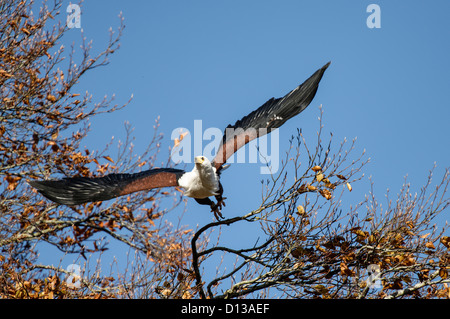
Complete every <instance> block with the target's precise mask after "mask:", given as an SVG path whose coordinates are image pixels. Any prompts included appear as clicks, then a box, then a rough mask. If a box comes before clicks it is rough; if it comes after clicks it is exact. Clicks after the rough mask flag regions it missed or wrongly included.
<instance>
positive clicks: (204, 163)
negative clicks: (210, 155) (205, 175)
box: [194, 156, 212, 169]
mask: <svg viewBox="0 0 450 319" xmlns="http://www.w3.org/2000/svg"><path fill="white" fill-rule="evenodd" d="M194 163H195V166H196V167H197V169H200V168H207V169H209V168H212V164H211V162H210V161H209V159H207V158H206V157H205V156H196V157H195V158H194Z"/></svg>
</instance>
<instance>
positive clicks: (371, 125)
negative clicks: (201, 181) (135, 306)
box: [59, 0, 450, 240]
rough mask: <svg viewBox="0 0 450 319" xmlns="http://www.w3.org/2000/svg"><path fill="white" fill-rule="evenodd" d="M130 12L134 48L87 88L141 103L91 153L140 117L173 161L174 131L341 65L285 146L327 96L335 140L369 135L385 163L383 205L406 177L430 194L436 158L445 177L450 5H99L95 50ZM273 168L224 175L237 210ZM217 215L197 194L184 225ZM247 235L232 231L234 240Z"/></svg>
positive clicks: (377, 173)
mask: <svg viewBox="0 0 450 319" xmlns="http://www.w3.org/2000/svg"><path fill="white" fill-rule="evenodd" d="M371 3H375V4H378V5H379V6H380V8H381V28H379V29H370V28H368V27H367V25H366V19H367V17H368V16H369V14H370V13H367V12H366V8H367V6H368V5H369V4H371ZM68 4H69V1H67V3H65V4H64V5H63V10H62V14H61V15H60V16H59V18H61V19H63V18H65V16H66V13H65V7H66V6H67V5H68ZM119 12H122V13H123V16H124V18H125V25H126V28H125V31H124V34H123V37H122V40H121V48H120V50H118V51H117V52H116V53H115V54H114V55H113V56H112V57H111V60H110V64H109V65H108V66H106V67H103V68H99V69H96V70H95V71H93V72H91V73H89V74H86V76H85V77H84V78H83V79H82V81H81V83H80V84H79V85H78V89H79V91H80V92H84V91H85V90H88V91H89V92H90V93H92V94H93V100H94V101H100V100H101V99H102V98H103V96H104V95H105V94H106V95H109V96H111V95H112V94H115V95H116V102H117V103H119V104H120V103H124V102H126V101H127V100H128V99H129V97H130V95H131V94H133V96H134V98H133V100H132V102H131V103H130V105H129V106H128V107H126V108H125V109H123V110H120V111H118V112H115V113H113V114H106V115H103V116H100V117H97V118H94V119H92V130H91V134H90V135H89V136H88V138H87V139H86V140H85V141H84V143H85V145H86V146H88V147H89V148H98V149H102V148H103V146H104V145H105V144H106V143H107V142H109V141H110V139H111V136H115V138H116V139H123V138H124V136H125V130H124V128H123V123H124V121H129V122H130V123H131V124H132V125H133V127H134V128H135V131H134V132H135V135H136V137H137V139H136V141H135V143H134V144H135V146H136V151H137V152H138V153H139V150H143V149H145V147H146V146H147V144H148V143H149V141H150V139H151V136H152V133H153V128H152V125H153V123H154V119H155V118H157V117H158V116H160V119H161V120H160V124H161V127H160V129H161V130H160V131H161V132H162V133H164V143H163V148H162V152H161V155H160V157H159V158H158V160H159V161H160V162H161V163H162V162H165V161H166V160H167V154H168V152H166V151H165V150H166V149H167V147H168V146H170V145H172V144H173V142H172V141H171V140H170V136H171V132H172V130H173V129H175V128H177V127H186V128H188V129H189V130H193V125H194V120H198V119H201V120H202V121H203V127H204V128H207V127H218V128H225V127H226V125H228V124H229V123H234V122H235V121H236V120H237V119H240V118H241V117H242V116H244V115H246V114H248V113H249V112H251V111H252V110H254V109H256V108H257V107H259V106H260V105H261V104H263V103H264V102H265V101H266V100H268V99H269V98H271V97H273V96H274V97H280V96H283V95H284V94H286V93H287V92H289V91H290V90H292V89H293V88H295V87H296V86H297V85H299V84H300V83H302V82H303V81H304V80H305V79H306V78H307V77H309V76H310V75H311V74H312V73H313V72H314V71H315V70H317V69H318V68H320V67H321V66H322V65H324V64H325V63H326V62H328V61H332V64H331V66H330V67H329V68H328V70H327V72H326V73H325V75H324V77H323V79H322V82H321V84H320V87H319V90H318V93H317V95H316V97H315V99H314V101H313V102H312V103H311V105H310V106H309V107H308V108H307V109H306V110H305V111H304V112H303V113H302V114H301V115H299V116H297V117H295V118H294V119H292V120H290V121H288V122H287V123H286V124H285V125H284V126H283V127H282V128H281V129H280V152H281V153H282V154H283V153H284V152H285V151H286V150H287V146H288V142H287V141H288V139H289V137H290V136H291V135H293V134H295V133H296V129H297V128H302V129H303V132H305V134H306V136H310V137H311V138H313V137H314V135H315V132H316V131H317V128H318V122H317V117H318V116H319V110H318V106H319V105H320V104H322V105H323V108H324V124H325V129H324V130H325V132H326V133H327V134H328V132H332V133H333V135H334V143H335V144H334V145H335V146H336V147H337V145H338V143H339V142H340V141H341V140H342V139H343V138H344V137H347V139H350V140H351V139H352V138H354V137H357V138H358V139H357V151H356V152H355V155H357V154H358V151H359V152H360V151H362V150H363V149H365V150H366V152H367V156H368V157H370V158H371V163H370V164H369V165H368V166H366V168H365V171H364V172H365V174H366V177H368V176H372V180H373V181H374V183H375V192H376V195H377V196H378V197H379V199H380V200H381V201H383V194H384V193H385V191H386V189H387V188H389V189H391V191H392V193H393V194H396V193H397V191H398V190H399V188H400V186H401V185H402V184H403V181H404V176H405V175H408V181H409V182H410V183H411V185H412V189H413V190H415V191H419V189H420V187H421V186H422V185H423V184H424V183H425V182H426V176H427V174H428V171H429V170H430V169H431V168H432V166H433V164H434V162H436V164H437V170H436V177H438V176H442V174H443V172H444V168H445V167H448V166H449V159H450V148H449V143H448V137H449V133H448V124H447V123H448V119H449V118H450V108H449V100H450V97H449V95H450V93H449V92H450V90H449V87H450V86H449V85H450V75H449V70H450V61H449V60H450V59H449V56H450V54H449V53H450V41H449V39H450V28H449V27H448V13H449V12H450V2H449V1H444V0H441V1H432V2H425V1H375V0H372V1H350V0H347V1H298V0H296V1H268V0H264V1H261V0H259V1H235V0H232V1H211V0H209V1H203V0H202V1H197V0H196V1H174V0H172V1H127V2H126V1H92V0H85V1H84V3H83V4H82V15H81V26H82V28H83V30H84V35H85V36H86V37H87V39H88V40H90V39H92V40H93V48H94V51H97V52H98V51H100V50H101V49H102V48H103V47H104V45H105V43H106V42H107V40H108V36H109V35H108V29H109V28H110V27H112V28H113V29H115V28H117V26H118V25H119V19H118V14H119ZM73 41H75V43H79V42H80V29H72V30H70V31H69V32H68V34H67V36H66V37H64V38H63V39H62V41H61V43H62V44H65V45H70V44H71V43H72V42H73ZM195 155H200V154H195ZM186 168H187V169H191V165H187V166H186ZM259 168H260V164H234V165H233V166H232V167H231V168H230V169H228V170H227V171H226V172H225V173H224V175H223V178H222V183H223V186H224V189H225V196H226V197H228V201H227V206H226V208H225V209H224V210H223V214H224V215H225V216H227V217H232V216H235V215H241V214H244V213H246V212H248V211H250V210H252V209H254V208H256V207H257V206H258V203H259V202H258V200H259V199H260V197H261V194H260V190H261V184H260V180H261V179H262V178H264V177H262V175H260V173H259ZM236 180H239V182H236ZM354 190H355V191H354V192H352V193H351V194H352V195H351V196H350V197H347V198H346V201H347V200H348V202H345V203H344V204H343V207H348V206H349V205H351V204H355V203H357V202H359V201H361V200H363V197H364V194H367V193H368V192H369V182H368V180H367V178H366V179H365V180H364V181H362V182H360V183H358V184H355V185H354ZM447 219H448V218H447ZM212 220H213V217H212V214H211V213H210V212H209V209H208V207H206V206H199V205H197V204H196V203H195V201H194V200H192V199H189V201H188V211H187V213H186V214H185V217H184V218H183V222H185V223H186V224H188V225H189V227H190V228H195V227H196V226H197V225H204V224H206V223H208V222H211V221H212ZM442 222H444V219H442ZM244 231H245V229H236V230H233V232H234V233H230V232H229V234H226V231H224V236H225V238H229V239H230V240H232V238H236V232H239V234H241V235H242V234H243V232H244ZM242 236H244V235H242ZM244 238H245V236H244ZM244 240H245V239H244Z"/></svg>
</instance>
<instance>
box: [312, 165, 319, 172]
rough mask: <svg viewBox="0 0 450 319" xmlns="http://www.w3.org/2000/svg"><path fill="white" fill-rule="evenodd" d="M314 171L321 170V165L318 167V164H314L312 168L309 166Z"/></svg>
mask: <svg viewBox="0 0 450 319" xmlns="http://www.w3.org/2000/svg"><path fill="white" fill-rule="evenodd" d="M311 169H312V170H313V171H314V172H318V171H321V170H322V167H320V166H319V165H316V166H314V167H313V168H311Z"/></svg>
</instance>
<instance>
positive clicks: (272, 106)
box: [213, 62, 331, 171]
mask: <svg viewBox="0 0 450 319" xmlns="http://www.w3.org/2000/svg"><path fill="white" fill-rule="evenodd" d="M330 63H331V62H328V63H327V64H325V65H324V66H323V67H322V68H320V69H319V70H317V71H316V72H315V73H314V74H313V75H311V76H310V77H309V78H308V79H307V80H306V81H305V82H303V83H302V84H300V85H299V86H298V87H297V88H295V89H294V90H292V91H291V92H289V93H288V94H286V95H285V96H284V97H280V98H271V99H269V100H268V101H267V102H266V103H264V104H263V105H261V106H260V107H259V108H258V109H256V110H254V111H253V112H251V113H250V114H248V115H246V116H244V117H243V118H242V119H240V120H238V121H236V123H235V124H234V125H231V124H230V125H228V126H227V127H226V128H225V130H224V135H223V140H222V144H221V146H220V147H219V150H218V153H217V155H216V157H215V158H214V161H213V162H214V166H215V167H216V169H217V170H218V171H220V169H221V167H222V165H223V164H224V163H225V162H226V160H227V159H228V158H229V157H230V156H231V155H232V154H233V153H234V152H236V151H237V150H238V149H239V148H240V147H242V146H244V145H245V144H247V143H248V142H250V141H251V140H253V139H255V138H257V137H260V136H262V135H265V134H268V133H270V132H271V130H272V129H275V128H278V127H280V126H281V125H283V124H284V123H285V122H286V121H287V120H289V119H291V118H293V117H294V116H296V115H297V114H299V113H300V112H302V111H303V110H304V109H306V107H307V106H308V105H309V104H310V103H311V101H312V100H313V99H314V96H315V95H316V92H317V89H318V87H319V83H320V80H321V79H322V76H323V74H324V72H325V70H326V69H327V68H328V66H329V65H330ZM249 129H251V130H249ZM260 129H266V130H260Z"/></svg>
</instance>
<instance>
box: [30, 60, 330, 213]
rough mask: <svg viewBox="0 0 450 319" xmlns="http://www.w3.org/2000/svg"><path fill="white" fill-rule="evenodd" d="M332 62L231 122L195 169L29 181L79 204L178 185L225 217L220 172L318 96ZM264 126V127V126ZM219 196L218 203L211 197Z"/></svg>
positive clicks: (60, 198) (44, 191)
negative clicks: (213, 149)
mask: <svg viewBox="0 0 450 319" xmlns="http://www.w3.org/2000/svg"><path fill="white" fill-rule="evenodd" d="M330 63H331V62H328V63H327V64H325V65H324V66H323V67H322V68H320V69H319V70H317V71H316V72H315V73H314V74H313V75H312V76H311V77H310V78H308V79H307V80H306V81H305V82H304V83H302V84H300V85H299V86H298V87H296V88H295V89H294V90H292V91H291V92H289V93H288V94H286V95H285V96H284V97H281V98H277V99H275V98H271V99H270V100H268V101H267V102H266V103H264V104H263V105H262V106H261V107H259V108H258V109H256V110H255V111H253V112H251V113H250V114H248V115H247V116H244V117H243V118H242V119H240V120H239V121H237V122H236V123H235V124H234V125H228V126H227V129H232V130H227V129H226V131H227V132H230V131H231V132H233V133H232V134H224V136H223V139H222V142H221V144H220V146H219V149H218V152H217V154H216V156H215V158H214V160H213V161H212V162H210V161H209V160H208V159H207V158H206V157H204V156H196V157H195V165H194V168H193V169H192V171H190V172H186V171H184V170H181V169H175V168H154V169H150V170H147V171H143V172H139V173H135V174H109V175H106V176H103V177H74V178H63V179H61V180H44V181H30V182H29V184H30V185H31V186H33V187H35V188H36V189H37V190H38V191H39V192H40V193H41V194H42V195H44V196H45V197H47V198H48V199H50V200H52V201H54V202H56V203H59V204H63V205H78V204H83V203H87V202H96V201H103V200H108V199H112V198H115V197H119V196H122V195H126V194H130V193H134V192H138V191H145V190H146V191H148V190H151V189H154V188H160V187H169V186H179V187H181V189H182V190H183V193H184V195H185V196H188V197H192V198H194V199H195V200H196V201H197V202H198V203H199V204H202V205H209V206H210V207H211V211H212V212H214V215H215V217H216V218H217V219H219V218H223V217H222V214H221V209H222V206H224V205H225V203H224V199H225V198H224V197H222V194H223V188H222V185H221V183H220V174H221V171H222V170H223V168H224V164H225V163H226V161H227V159H228V158H230V157H231V155H233V153H235V152H237V150H238V149H239V148H241V147H242V146H244V145H245V144H247V143H249V142H250V141H252V140H254V139H256V138H258V137H259V136H262V135H265V134H267V133H270V131H271V130H272V129H276V128H278V127H280V126H281V125H283V124H284V123H285V122H286V121H287V120H289V119H291V118H292V117H294V116H295V115H297V114H299V113H300V112H302V111H303V110H304V109H306V107H307V106H308V105H309V104H310V103H311V101H312V100H313V98H314V96H315V94H316V91H317V88H318V86H319V82H320V80H321V79H322V76H323V74H324V72H325V70H326V69H327V68H328V66H329V65H330ZM261 129H263V130H261ZM210 196H215V199H216V201H217V202H216V203H215V202H213V201H212V200H211V199H210V198H209V197H210Z"/></svg>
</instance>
